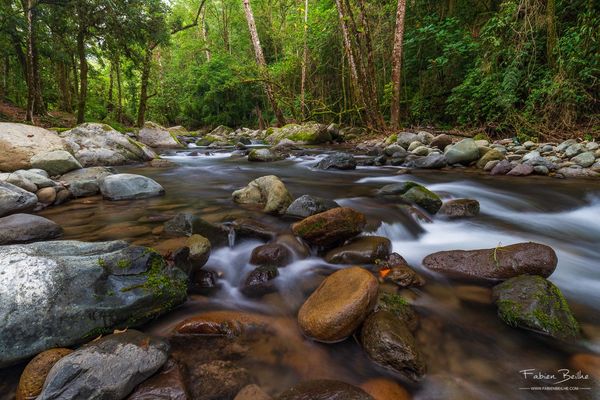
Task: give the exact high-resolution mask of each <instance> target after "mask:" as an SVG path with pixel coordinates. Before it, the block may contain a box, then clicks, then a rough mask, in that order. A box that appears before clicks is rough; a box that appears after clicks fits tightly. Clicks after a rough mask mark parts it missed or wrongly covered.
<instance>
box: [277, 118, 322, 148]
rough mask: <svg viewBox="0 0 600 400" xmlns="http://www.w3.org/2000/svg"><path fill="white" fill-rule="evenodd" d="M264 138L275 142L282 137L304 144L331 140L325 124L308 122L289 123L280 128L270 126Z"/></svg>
mask: <svg viewBox="0 0 600 400" xmlns="http://www.w3.org/2000/svg"><path fill="white" fill-rule="evenodd" d="M267 134H268V135H269V136H268V137H267V138H266V140H267V142H269V143H273V144H277V143H279V142H280V141H282V140H284V139H289V140H291V141H292V142H299V143H304V144H323V143H327V142H330V141H331V140H332V137H331V134H330V133H329V131H328V130H327V125H321V124H317V123H315V122H309V123H306V124H304V125H297V124H289V125H286V126H284V127H282V128H270V129H269V130H268V131H267Z"/></svg>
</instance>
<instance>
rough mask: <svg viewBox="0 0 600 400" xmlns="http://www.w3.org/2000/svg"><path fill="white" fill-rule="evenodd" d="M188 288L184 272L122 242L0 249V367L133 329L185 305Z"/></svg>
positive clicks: (158, 256) (147, 250)
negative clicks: (123, 328) (124, 328)
mask: <svg viewBox="0 0 600 400" xmlns="http://www.w3.org/2000/svg"><path fill="white" fill-rule="evenodd" d="M186 289H187V283H186V278H185V275H184V274H183V272H181V271H180V270H179V269H176V268H173V269H168V268H167V266H166V263H165V261H164V259H163V258H162V257H161V256H160V255H158V254H157V253H154V252H153V251H151V250H149V249H147V248H144V247H138V246H129V245H128V244H127V243H126V242H120V241H116V242H100V243H84V242H76V241H58V242H38V243H33V244H26V245H11V246H2V247H0V320H2V321H3V323H2V326H0V367H3V366H7V365H10V364H14V363H16V362H18V361H20V360H23V359H26V358H28V357H31V356H33V355H35V354H38V353H39V352H41V351H44V350H46V349H49V348H53V347H57V346H70V345H73V344H76V343H80V342H81V341H84V340H85V339H88V340H89V339H91V338H94V337H96V336H98V335H99V334H100V333H102V332H104V331H106V330H111V329H113V328H114V327H119V326H129V327H131V326H137V325H139V324H141V323H143V322H145V321H147V320H148V319H150V318H153V317H155V316H157V315H159V314H162V313H163V312H165V311H167V310H169V309H171V308H173V307H175V306H176V305H178V304H180V303H182V302H183V301H184V300H185V298H186ZM65 321H66V322H65Z"/></svg>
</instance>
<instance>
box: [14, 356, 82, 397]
mask: <svg viewBox="0 0 600 400" xmlns="http://www.w3.org/2000/svg"><path fill="white" fill-rule="evenodd" d="M72 352H73V350H70V349H65V348H56V349H50V350H46V351H44V352H42V353H40V354H38V355H37V356H35V357H34V358H33V359H32V360H31V361H30V362H29V364H27V366H26V367H25V369H24V370H23V373H22V374H21V379H19V386H18V388H17V400H27V399H33V398H35V397H37V396H38V395H39V394H40V393H41V392H42V387H43V386H44V382H46V376H48V372H50V370H51V369H52V367H53V366H54V364H56V363H57V362H58V360H60V359H61V358H63V357H64V356H66V355H68V354H70V353H72Z"/></svg>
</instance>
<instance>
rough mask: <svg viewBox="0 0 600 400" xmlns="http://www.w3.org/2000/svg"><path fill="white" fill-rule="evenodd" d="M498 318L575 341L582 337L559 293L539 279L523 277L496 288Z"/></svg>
mask: <svg viewBox="0 0 600 400" xmlns="http://www.w3.org/2000/svg"><path fill="white" fill-rule="evenodd" d="M493 293H494V301H495V303H496V306H497V307H498V315H499V316H500V318H501V319H502V320H503V321H504V322H505V323H506V324H508V325H510V326H513V327H518V328H523V329H528V330H532V331H534V332H538V333H542V334H544V335H549V336H552V337H555V338H558V339H563V340H567V339H573V338H578V337H579V335H580V330H579V324H578V323H577V321H576V320H575V317H574V316H573V314H572V313H571V310H570V309H569V305H568V304H567V301H566V299H565V297H564V296H563V294H562V293H561V291H560V289H559V288H558V287H556V286H555V285H554V284H553V283H552V282H550V281H548V280H547V279H545V278H543V277H541V276H537V275H521V276H518V277H516V278H512V279H509V280H507V281H505V282H503V283H501V284H499V285H497V286H495V287H494V291H493Z"/></svg>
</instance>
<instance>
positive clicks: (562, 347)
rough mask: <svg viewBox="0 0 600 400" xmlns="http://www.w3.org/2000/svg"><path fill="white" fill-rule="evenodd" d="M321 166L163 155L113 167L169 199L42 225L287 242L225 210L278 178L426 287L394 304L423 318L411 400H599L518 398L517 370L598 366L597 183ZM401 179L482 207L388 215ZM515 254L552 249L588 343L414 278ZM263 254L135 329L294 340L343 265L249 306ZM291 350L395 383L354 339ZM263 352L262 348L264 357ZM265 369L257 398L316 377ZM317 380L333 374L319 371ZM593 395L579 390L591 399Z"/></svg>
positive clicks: (314, 269) (73, 231)
mask: <svg viewBox="0 0 600 400" xmlns="http://www.w3.org/2000/svg"><path fill="white" fill-rule="evenodd" d="M322 154H323V151H321V153H317V152H316V151H315V152H314V153H311V152H309V153H307V154H305V155H304V156H297V157H295V158H292V159H288V160H285V161H281V162H276V163H264V164H262V163H249V162H247V161H246V160H245V159H244V158H242V157H239V156H236V155H232V154H231V153H230V152H226V151H221V152H215V153H208V152H207V151H206V150H202V149H198V155H195V153H191V154H190V152H189V151H181V152H176V153H175V152H171V153H166V154H165V158H167V159H169V160H171V161H173V162H175V163H176V164H177V166H176V167H174V168H168V169H153V168H147V167H123V168H119V171H121V172H130V173H138V174H142V175H145V176H149V177H151V178H153V179H155V180H156V181H158V182H159V183H160V184H162V185H163V186H164V188H165V190H166V196H164V197H161V198H154V199H147V200H139V201H124V202H108V201H102V200H101V199H100V198H86V199H79V200H75V201H72V202H70V203H68V204H66V205H64V206H60V207H54V208H49V209H47V210H45V211H43V212H42V213H41V215H43V216H46V217H48V218H50V219H53V220H55V221H56V222H58V223H59V224H61V225H62V226H63V227H64V229H65V236H64V238H65V239H77V240H110V239H126V240H129V241H131V242H133V243H136V244H141V245H149V246H152V245H154V244H156V242H157V240H158V239H157V236H156V235H155V233H156V230H155V231H154V234H153V233H152V230H153V229H154V228H157V227H159V226H161V225H162V221H164V220H165V219H166V218H168V217H170V216H173V215H175V214H176V213H178V212H193V213H196V214H197V215H199V216H201V217H203V218H205V219H207V220H209V221H211V222H221V221H230V220H233V219H235V218H238V217H242V216H244V217H251V218H255V219H259V220H261V221H263V222H265V223H268V224H271V225H274V226H276V227H278V228H279V229H282V230H285V229H286V228H287V227H288V226H289V224H290V222H291V221H290V220H285V219H281V218H275V217H272V216H266V215H263V214H261V213H260V212H257V211H256V210H249V209H244V208H242V207H240V206H239V205H236V204H234V203H233V202H232V201H231V193H232V192H233V191H234V190H236V189H238V188H241V187H243V186H245V185H246V184H247V183H248V182H249V181H251V180H252V179H255V178H257V177H259V176H263V175H271V174H274V175H277V176H279V177H280V178H281V179H282V180H283V181H284V183H285V184H286V186H287V187H288V190H289V191H290V192H291V193H292V195H293V196H294V197H298V196H300V195H303V194H310V195H316V196H321V197H326V198H330V199H334V200H336V201H337V202H338V203H339V204H341V205H344V206H349V207H353V208H355V209H357V210H359V211H361V212H363V213H364V214H366V215H367V217H368V226H367V230H368V231H370V232H369V234H377V235H381V236H386V237H388V238H389V239H390V240H391V241H392V242H393V250H394V251H395V252H397V253H399V254H401V255H402V256H404V257H405V258H406V259H407V261H408V262H409V263H410V264H411V265H412V266H413V267H414V268H415V269H417V270H418V271H419V272H421V273H422V274H424V275H425V276H427V278H428V283H427V284H426V285H425V286H424V287H422V288H419V289H411V290H404V291H403V292H402V294H403V295H405V296H407V297H408V298H411V299H412V301H413V304H414V306H415V307H416V309H417V310H418V313H419V314H420V316H421V326H420V328H419V331H418V333H417V335H416V336H417V340H418V342H419V343H420V345H421V346H422V349H423V352H424V353H425V354H426V358H427V362H428V369H429V373H428V376H427V378H426V379H425V380H424V381H423V382H421V383H420V384H418V385H412V384H409V383H407V382H403V385H404V386H405V387H407V388H408V389H409V390H410V391H411V392H412V394H413V397H414V398H416V399H441V398H445V399H452V398H457V399H468V398H477V399H512V398H523V399H528V398H531V399H539V398H565V399H571V398H572V399H579V398H581V399H587V398H594V396H596V395H597V394H596V393H597V392H595V391H594V390H587V391H585V390H580V391H570V392H561V393H556V392H555V393H548V392H545V393H542V392H531V391H526V390H519V388H521V387H523V386H526V387H528V386H531V382H530V381H525V380H524V378H523V376H522V375H521V374H520V373H519V371H520V370H523V369H528V368H533V369H537V370H541V371H556V370H558V369H560V368H571V369H572V370H573V369H574V368H575V366H573V364H572V362H571V359H572V356H573V355H575V354H578V353H593V354H599V353H600V261H599V260H600V220H599V218H598V217H599V216H600V182H598V181H580V180H557V179H552V178H547V177H527V178H514V177H510V178H509V177H490V176H484V175H480V174H478V173H474V172H469V171H468V170H464V171H460V170H453V171H452V172H440V171H431V172H428V171H422V172H417V173H415V174H411V175H408V174H399V173H398V172H399V171H400V170H399V169H398V168H395V167H359V168H358V169H357V170H354V171H320V170H315V169H313V168H312V165H314V164H315V163H316V161H317V160H318V159H319V158H320V157H322ZM406 180H413V181H416V182H419V183H422V184H424V185H426V186H427V187H428V188H429V189H431V190H433V191H435V192H437V193H438V194H440V195H441V196H442V197H443V198H444V199H450V198H462V197H469V198H475V199H477V200H479V202H480V203H481V214H480V216H478V217H476V218H472V219H468V220H460V221H456V220H454V221H449V220H444V219H442V218H434V219H433V221H432V222H425V221H422V220H418V219H413V218H412V217H411V216H409V215H407V214H406V212H405V211H403V209H402V208H400V207H398V206H396V205H395V204H394V203H393V202H389V201H385V200H381V199H378V198H376V197H375V195H374V193H375V191H376V190H377V189H378V188H380V187H381V186H383V185H386V184H388V183H395V182H402V181H406ZM232 239H234V238H232ZM523 241H535V242H540V243H544V244H547V245H550V246H552V247H553V248H554V249H555V250H556V252H557V254H558V258H559V264H558V268H557V269H556V272H555V273H554V274H553V275H552V276H551V278H550V280H551V281H552V282H554V283H555V284H556V285H557V286H558V287H559V288H560V289H561V290H562V291H563V293H564V294H565V296H566V298H567V300H568V301H569V304H570V306H571V309H572V310H573V312H574V314H575V316H576V318H577V319H578V320H579V322H580V323H581V325H582V327H583V329H584V332H585V334H586V336H587V337H586V339H582V340H581V341H579V342H578V343H568V344H567V343H559V342H555V341H552V340H549V339H546V338H544V337H541V336H539V335H536V334H533V333H528V332H525V331H521V330H517V329H513V328H510V327H508V326H506V325H504V324H503V323H502V322H501V321H500V320H499V318H498V317H497V316H496V310H495V308H494V306H493V305H492V304H490V301H489V289H481V288H478V287H475V286H469V285H464V284H457V283H452V282H449V281H447V280H445V279H443V278H442V277H440V276H433V275H431V274H428V273H427V272H426V271H424V270H423V269H422V267H421V260H422V259H423V257H425V256H426V255H428V254H430V253H433V252H436V251H440V250H454V249H478V248H494V247H496V246H498V245H500V244H501V245H508V244H512V243H517V242H523ZM262 243H264V242H260V241H245V242H239V241H235V243H234V244H233V246H232V247H224V248H219V249H213V252H212V254H211V257H210V259H209V261H208V263H207V265H206V267H205V268H211V269H214V270H216V271H218V272H219V274H220V277H221V278H220V289H219V290H218V291H217V292H216V293H214V294H213V295H211V296H209V297H203V296H191V297H190V299H189V300H188V302H187V303H186V304H185V305H184V306H182V307H181V308H179V309H178V310H175V311H173V312H171V313H169V314H168V315H166V316H164V317H162V318H160V319H159V320H157V321H155V322H153V323H151V324H149V325H148V326H146V327H145V328H143V329H144V330H146V331H150V332H153V333H156V334H161V335H167V334H168V333H169V332H170V331H171V330H172V327H173V325H174V324H176V323H178V322H180V321H181V320H183V319H185V318H187V317H189V316H191V315H194V314H197V313H200V312H203V311H206V310H215V309H229V310H244V311H249V312H254V313H259V314H263V315H269V316H273V318H277V320H278V321H280V322H281V321H283V322H282V325H283V326H284V327H285V328H284V329H285V330H287V331H288V334H290V333H289V332H291V331H293V332H296V331H297V328H296V325H295V315H296V312H297V309H298V307H299V306H300V305H301V304H302V302H303V301H304V299H305V298H306V297H307V296H308V295H309V294H310V292H311V290H313V289H314V288H315V287H316V286H317V285H318V283H319V282H320V281H321V280H322V279H323V278H324V276H325V275H326V274H327V273H328V271H331V270H333V269H335V268H343V266H333V265H328V264H327V263H325V262H324V261H323V260H322V259H320V258H318V257H316V256H313V257H311V258H308V259H304V260H298V261H296V262H294V263H293V264H291V265H289V266H287V267H285V268H281V269H280V276H279V277H278V278H276V280H275V282H276V285H277V287H278V292H277V293H274V294H269V295H267V296H265V297H263V298H262V299H248V298H246V297H245V296H244V295H242V294H241V293H240V292H239V289H238V288H239V286H240V282H241V280H242V279H243V277H244V276H245V275H246V274H247V273H248V272H250V271H251V270H252V269H253V267H252V266H251V265H249V263H248V261H249V257H250V253H251V251H252V249H253V248H254V247H256V246H257V245H259V244H262ZM294 334H295V333H294ZM290 335H292V334H290ZM292 336H293V335H292ZM290 340H291V343H293V345H294V346H297V347H298V352H299V353H301V357H302V358H303V361H298V360H296V361H294V363H295V365H296V366H298V364H303V365H305V366H311V367H310V368H308V369H311V368H312V366H317V367H315V369H314V370H313V371H312V372H313V374H312V375H315V374H326V375H327V376H330V377H333V378H337V379H342V380H345V381H347V382H350V383H354V384H360V383H361V382H363V381H364V380H366V379H368V378H371V377H377V376H390V377H392V378H395V379H398V377H394V376H393V375H390V373H389V372H386V371H384V370H381V369H379V368H377V367H376V366H375V365H374V364H372V363H371V362H370V361H368V360H367V359H366V357H365V356H364V355H363V353H362V351H361V349H360V346H359V345H358V344H357V343H356V341H355V340H354V339H352V338H351V339H348V340H347V341H345V342H343V343H339V344H335V345H321V344H314V343H311V342H309V341H308V340H304V339H303V338H296V337H295V336H294V339H290ZM270 350H272V349H269V348H268V346H267V347H266V348H265V349H264V350H262V351H264V352H265V353H266V352H268V351H270ZM259 357H260V356H259ZM262 365H263V369H260V368H259V369H257V370H256V375H257V377H258V379H259V381H260V383H261V385H262V386H263V387H265V388H267V389H269V390H271V391H273V392H276V391H277V390H281V389H283V388H284V387H285V386H286V385H288V386H289V385H290V384H293V383H294V382H295V381H297V380H299V379H301V378H306V377H307V376H308V377H314V376H311V373H310V372H308V373H307V375H306V376H303V375H302V374H298V373H296V374H289V373H287V372H285V371H286V370H285V369H284V368H277V367H273V366H272V365H271V367H268V366H265V363H263V364H262ZM300 369H302V368H300ZM322 369H326V370H327V372H321V370H322ZM317 371H319V372H317ZM321 376H322V375H321ZM317 377H318V376H317ZM400 381H401V380H400ZM589 383H590V381H584V383H578V385H579V386H581V387H586V384H587V387H589V386H590V384H589Z"/></svg>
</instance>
